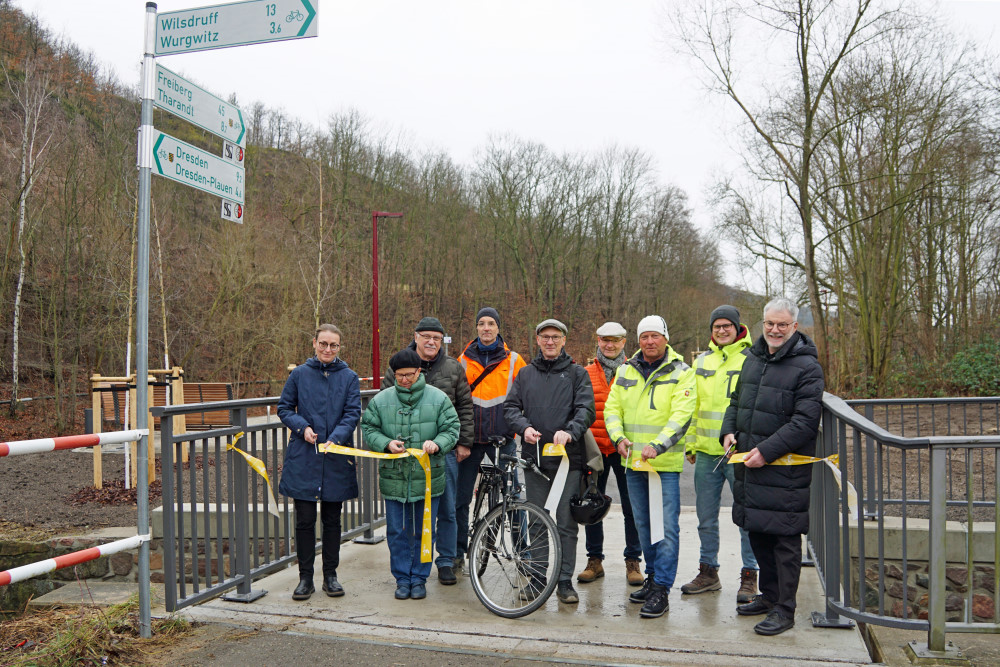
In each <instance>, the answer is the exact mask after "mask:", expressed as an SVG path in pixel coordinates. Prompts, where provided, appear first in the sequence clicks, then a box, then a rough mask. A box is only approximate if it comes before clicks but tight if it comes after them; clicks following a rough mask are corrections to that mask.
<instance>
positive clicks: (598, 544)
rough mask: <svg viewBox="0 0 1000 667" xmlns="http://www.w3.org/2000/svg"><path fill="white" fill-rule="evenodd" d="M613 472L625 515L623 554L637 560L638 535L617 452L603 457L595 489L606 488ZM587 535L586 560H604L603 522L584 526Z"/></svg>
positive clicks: (639, 550)
mask: <svg viewBox="0 0 1000 667" xmlns="http://www.w3.org/2000/svg"><path fill="white" fill-rule="evenodd" d="M612 468H614V471H615V481H616V482H617V483H618V495H619V496H620V497H621V503H622V514H624V515H625V552H624V556H625V558H626V559H630V560H639V559H640V558H641V557H642V548H641V547H640V546H639V533H638V532H637V531H636V529H635V519H633V518H632V503H631V502H630V501H629V498H628V483H626V481H625V466H623V465H622V457H621V456H619V455H618V452H612V453H611V454H605V455H604V472H602V473H601V475H600V477H598V478H597V488H598V489H600V491H601V493H604V490H605V489H606V488H608V474H609V473H610V472H611V469H612ZM584 532H586V534H587V558H600V559H601V560H604V522H603V521H601V522H598V523H595V524H594V525H592V526H586V528H585V531H584Z"/></svg>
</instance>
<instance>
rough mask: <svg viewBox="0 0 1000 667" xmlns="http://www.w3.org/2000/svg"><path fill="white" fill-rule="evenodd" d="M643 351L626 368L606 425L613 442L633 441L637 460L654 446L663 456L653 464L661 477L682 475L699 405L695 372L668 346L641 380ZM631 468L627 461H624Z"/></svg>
mask: <svg viewBox="0 0 1000 667" xmlns="http://www.w3.org/2000/svg"><path fill="white" fill-rule="evenodd" d="M641 355H642V351H641V350H640V351H639V352H636V353H635V356H633V357H632V358H631V359H629V360H628V361H627V362H626V363H624V364H622V365H621V367H619V368H618V372H617V373H616V374H615V382H614V384H613V385H612V386H611V391H610V393H608V401H607V403H605V405H604V423H605V424H606V425H607V428H608V435H609V436H611V440H612V442H617V441H618V440H619V439H620V438H622V437H625V438H628V439H629V440H630V441H631V442H632V451H631V453H630V455H629V457H637V456H639V455H640V452H642V449H643V447H645V446H646V445H652V446H653V447H655V448H656V450H657V451H658V452H659V456H657V457H656V458H655V459H652V460H650V462H649V463H650V465H652V466H653V468H655V469H656V470H658V471H661V472H680V471H681V470H682V469H683V467H684V436H685V434H686V433H687V430H688V428H689V427H690V426H691V418H692V416H693V414H694V406H695V401H696V397H695V383H694V370H693V369H692V368H691V367H690V366H688V365H687V364H685V363H684V359H683V358H682V357H681V355H680V354H678V353H677V352H675V351H674V349H673V348H672V347H670V346H669V345H668V346H667V353H666V355H665V356H664V360H663V363H662V364H660V366H659V368H657V369H656V370H654V371H653V372H652V373H650V374H649V379H645V378H643V377H642V372H641V371H639V369H638V364H639V359H641ZM623 464H624V465H626V466H627V465H628V464H629V461H628V459H625V460H623Z"/></svg>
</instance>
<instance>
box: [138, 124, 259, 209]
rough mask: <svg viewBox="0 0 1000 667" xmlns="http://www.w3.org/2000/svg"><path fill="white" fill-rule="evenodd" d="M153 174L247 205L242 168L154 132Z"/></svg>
mask: <svg viewBox="0 0 1000 667" xmlns="http://www.w3.org/2000/svg"><path fill="white" fill-rule="evenodd" d="M153 162H154V167H153V169H154V173H157V174H159V175H160V176H165V177H166V178H169V179H170V180H172V181H177V182H178V183H183V184H185V185H190V186H191V187H192V188H195V189H196V190H201V191H202V192H207V193H209V194H213V195H217V196H219V197H222V198H223V199H228V200H229V201H233V202H236V203H237V204H246V200H245V189H246V185H245V181H246V178H245V176H244V173H245V172H244V170H243V167H238V166H236V165H235V164H232V163H231V162H227V161H226V160H223V159H222V158H221V157H216V156H215V155H212V154H211V153H208V152H206V151H203V150H202V149H200V148H195V147H194V146H192V145H191V144H187V143H184V142H183V141H181V140H180V139H175V138H173V137H171V136H170V135H168V134H164V133H163V132H160V131H159V130H153Z"/></svg>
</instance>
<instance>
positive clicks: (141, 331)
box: [135, 0, 319, 638]
mask: <svg viewBox="0 0 1000 667" xmlns="http://www.w3.org/2000/svg"><path fill="white" fill-rule="evenodd" d="M317 2H318V0H247V1H246V2H234V3H231V4H226V5H214V6H212V7H197V8H194V9H185V10H183V11H176V12H165V13H163V14H157V12H156V3H155V2H147V3H146V20H145V33H144V41H143V59H142V79H141V83H140V88H141V90H142V110H141V120H140V128H139V155H138V158H139V159H138V167H139V197H138V199H139V201H138V224H137V225H136V227H137V238H136V246H137V248H138V264H137V266H136V329H135V335H136V373H137V381H136V385H137V387H136V389H137V391H136V395H137V399H136V411H137V413H138V414H140V415H144V414H146V413H147V412H148V410H149V407H148V406H147V400H148V394H147V387H148V385H147V377H148V373H149V212H150V190H151V183H150V181H151V176H152V174H153V173H157V174H159V175H160V176H164V177H166V178H169V179H170V180H173V181H177V182H178V183H184V184H185V185H190V186H191V187H193V188H197V189H198V190H201V191H203V192H208V193H210V194H213V195H217V196H219V197H221V198H222V209H221V212H220V213H221V215H222V217H223V218H225V219H227V220H232V221H233V222H243V213H244V208H243V205H244V203H245V196H246V194H245V193H246V172H245V171H244V169H243V158H244V147H245V145H246V143H245V139H244V138H245V136H246V128H245V126H244V124H243V114H242V113H241V112H240V110H239V109H237V108H236V107H235V106H233V105H231V104H229V103H228V102H225V101H224V100H222V99H220V98H219V97H216V96H215V95H212V94H211V93H209V92H207V91H205V90H203V89H202V88H200V87H198V86H196V85H194V84H193V83H191V82H190V81H187V80H185V79H184V78H182V77H180V76H178V75H177V74H174V73H173V72H171V71H170V70H168V69H166V68H164V67H160V66H158V65H157V64H156V57H157V56H166V55H172V54H177V53H190V52H193V51H206V50H208V49H221V48H224V47H227V46H241V45H243V44H259V43H262V42H277V41H281V40H286V39H299V38H301V37H315V36H316V35H317V33H318V25H319V24H318V21H317V20H316V9H315V5H316V3H317ZM154 106H156V107H159V108H161V109H164V110H166V111H168V112H170V113H172V114H175V115H177V116H179V117H180V118H183V119H185V120H187V121H190V122H191V123H193V124H195V125H197V126H198V127H201V128H203V129H205V130H208V131H209V132H212V133H214V134H217V135H219V136H220V137H222V139H223V141H224V144H223V154H222V157H217V156H216V155H213V154H212V153H210V152H208V151H206V150H202V149H200V148H196V147H194V146H192V145H190V144H187V143H184V142H183V141H180V140H178V139H175V138H174V137H171V136H169V135H167V134H164V133H163V132H160V131H159V130H157V129H156V128H154V127H153V107H154ZM148 437H149V436H145V435H144V436H142V438H141V440H140V442H139V456H138V458H139V460H138V479H137V480H136V482H137V483H136V487H137V489H138V491H139V493H138V495H137V498H136V505H137V511H138V521H137V524H138V526H137V527H138V530H139V534H140V535H144V534H146V533H148V532H149V475H148V472H147V440H148ZM241 532H242V536H241ZM245 537H246V530H245V526H244V524H241V523H239V522H237V525H236V539H242V538H245ZM237 569H239V571H240V572H239V574H240V576H241V577H242V582H241V583H240V584H239V586H238V587H237V591H236V593H235V594H231V595H229V596H227V598H226V599H235V600H239V601H241V602H251V601H253V600H254V599H256V598H258V597H260V596H261V595H264V593H265V591H253V590H252V589H251V577H250V564H249V561H246V562H241V563H238V564H237ZM149 581H150V574H149V542H148V541H146V542H143V543H142V544H140V545H139V635H140V636H141V637H143V638H149V637H150V636H151V635H152V617H151V613H150V596H149Z"/></svg>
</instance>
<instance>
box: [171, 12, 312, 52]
mask: <svg viewBox="0 0 1000 667" xmlns="http://www.w3.org/2000/svg"><path fill="white" fill-rule="evenodd" d="M315 2H318V0H311V1H310V0H247V1H246V2H234V3H232V4H228V5H214V6H211V7H197V8H195V9H185V10H183V11H177V12H163V13H162V14H157V15H156V49H155V51H156V55H158V56H165V55H170V54H172V53H190V52H192V51H207V50H209V49H223V48H226V47H228V46H242V45H244V44H259V43H261V42H277V41H281V40H285V39H299V38H301V37H315V36H316V35H317V33H318V27H319V21H318V20H317V19H316V9H315V8H314V7H313V3H315Z"/></svg>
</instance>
